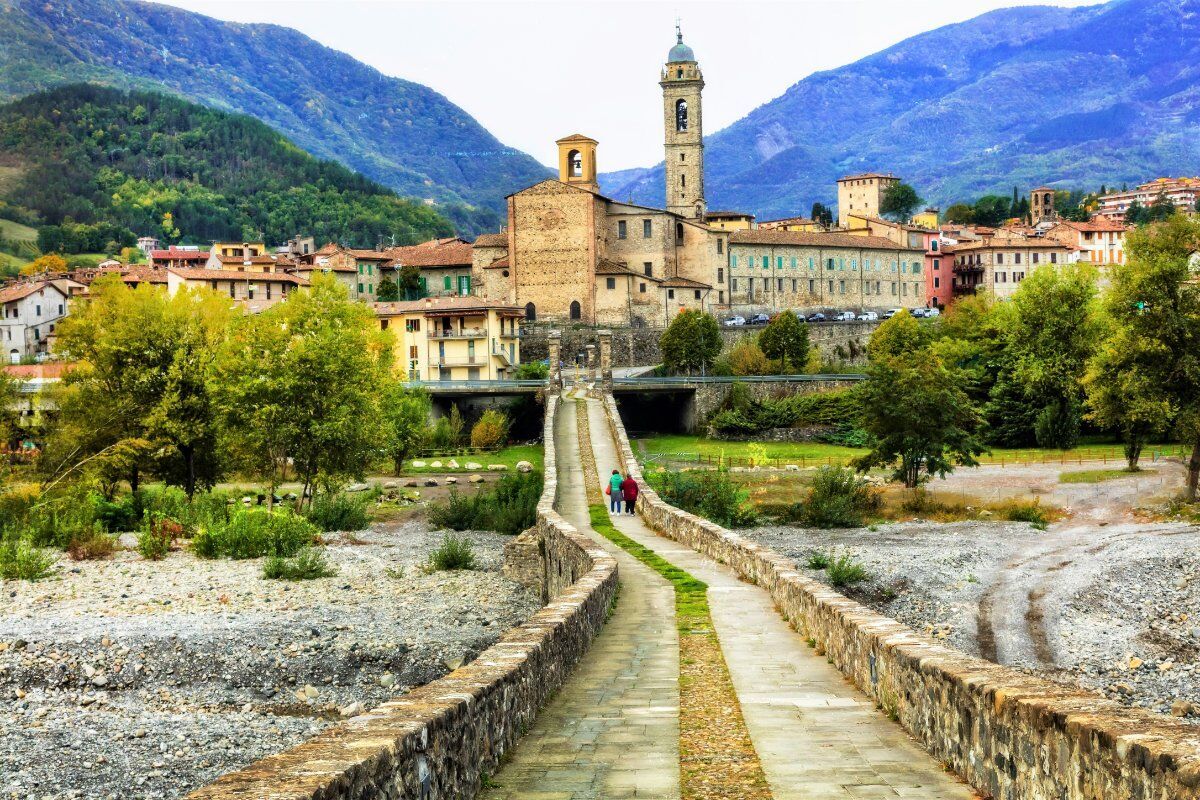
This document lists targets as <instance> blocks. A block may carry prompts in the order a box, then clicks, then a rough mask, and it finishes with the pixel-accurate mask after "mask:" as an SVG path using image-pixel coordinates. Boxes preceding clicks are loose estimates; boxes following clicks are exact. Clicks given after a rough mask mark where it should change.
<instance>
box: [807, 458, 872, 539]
mask: <svg viewBox="0 0 1200 800" xmlns="http://www.w3.org/2000/svg"><path fill="white" fill-rule="evenodd" d="M881 505H882V500H881V498H880V497H879V494H878V492H876V491H875V490H874V489H872V488H871V486H870V485H869V484H868V483H867V482H866V481H865V480H863V479H862V478H861V477H859V476H858V475H857V474H856V473H855V472H854V470H851V469H846V468H843V467H821V468H820V469H819V470H817V473H816V476H815V477H814V478H813V483H812V489H811V490H810V491H809V493H808V497H807V498H806V499H805V500H804V502H803V503H801V504H800V505H799V506H798V507H797V508H796V509H795V511H794V517H795V519H796V520H797V521H799V522H802V523H803V524H805V525H808V526H810V527H813V528H858V527H861V526H862V525H863V524H864V523H865V522H866V516H867V515H868V514H870V513H871V512H874V511H878V510H879V509H880V507H881Z"/></svg>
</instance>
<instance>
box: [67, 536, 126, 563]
mask: <svg viewBox="0 0 1200 800" xmlns="http://www.w3.org/2000/svg"><path fill="white" fill-rule="evenodd" d="M116 550H117V537H115V536H110V535H109V534H107V533H101V532H100V531H96V530H94V531H92V532H91V533H90V534H87V535H84V536H79V537H77V538H75V539H72V540H71V543H70V544H68V545H67V555H69V556H70V557H71V560H72V561H95V560H97V559H101V558H108V557H109V556H111V555H112V554H113V553H114V552H116Z"/></svg>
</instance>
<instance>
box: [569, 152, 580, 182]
mask: <svg viewBox="0 0 1200 800" xmlns="http://www.w3.org/2000/svg"><path fill="white" fill-rule="evenodd" d="M567 165H568V169H570V171H571V177H572V178H582V177H583V155H582V154H581V153H580V152H579V151H578V150H572V151H571V152H569V153H567Z"/></svg>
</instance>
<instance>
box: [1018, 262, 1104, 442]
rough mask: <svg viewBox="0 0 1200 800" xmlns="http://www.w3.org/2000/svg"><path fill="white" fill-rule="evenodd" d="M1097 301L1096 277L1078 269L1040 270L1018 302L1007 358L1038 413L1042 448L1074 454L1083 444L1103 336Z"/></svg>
mask: <svg viewBox="0 0 1200 800" xmlns="http://www.w3.org/2000/svg"><path fill="white" fill-rule="evenodd" d="M1095 298H1096V276H1095V273H1094V272H1093V271H1092V270H1090V269H1089V268H1087V267H1076V266H1066V267H1052V266H1045V267H1041V268H1039V269H1036V270H1034V271H1033V273H1032V274H1031V275H1030V276H1029V277H1028V278H1026V279H1025V280H1024V281H1022V282H1021V286H1020V288H1019V289H1018V290H1017V292H1016V293H1015V294H1014V295H1013V297H1012V301H1011V302H1012V306H1013V312H1014V313H1013V318H1012V320H1011V325H1010V326H1009V328H1008V334H1007V337H1006V340H1005V345H1006V349H1007V357H1008V359H1009V365H1010V366H1011V370H1012V374H1013V379H1014V380H1015V381H1016V382H1017V383H1018V384H1019V385H1020V386H1021V387H1022V388H1023V389H1024V393H1025V396H1026V398H1027V399H1028V401H1029V403H1030V405H1031V406H1032V407H1034V408H1036V409H1038V416H1037V419H1036V421H1035V426H1034V432H1035V435H1036V438H1037V442H1038V444H1039V445H1040V446H1042V447H1057V448H1062V449H1070V448H1071V447H1074V446H1075V443H1076V441H1077V440H1078V438H1079V425H1080V419H1081V416H1082V400H1083V389H1082V384H1081V381H1082V379H1083V374H1084V372H1085V371H1086V369H1087V364H1088V361H1089V359H1090V358H1091V357H1092V354H1093V352H1094V351H1095V346H1096V341H1097V339H1098V337H1099V334H1100V326H1099V321H1098V317H1097V315H1096V307H1095Z"/></svg>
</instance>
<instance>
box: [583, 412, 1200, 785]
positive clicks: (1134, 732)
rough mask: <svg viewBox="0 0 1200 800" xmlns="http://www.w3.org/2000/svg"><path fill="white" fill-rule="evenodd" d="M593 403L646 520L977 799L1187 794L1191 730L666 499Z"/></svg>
mask: <svg viewBox="0 0 1200 800" xmlns="http://www.w3.org/2000/svg"><path fill="white" fill-rule="evenodd" d="M605 408H606V411H607V416H608V420H609V424H610V426H611V427H612V429H613V432H614V435H615V436H616V438H617V442H618V449H619V452H620V457H621V459H622V460H623V461H624V467H625V469H626V470H628V471H630V472H632V473H633V475H634V477H635V478H636V479H637V480H638V482H639V483H641V484H642V487H643V488H642V495H641V498H640V499H639V502H638V510H639V513H641V514H642V516H643V517H645V519H646V521H647V523H648V524H650V525H652V526H653V527H654V528H656V529H657V530H659V531H661V532H662V533H663V534H664V535H666V536H668V537H670V538H671V539H675V540H676V541H679V542H681V543H683V544H686V545H688V546H689V547H691V548H693V549H694V550H697V551H698V552H701V553H704V554H705V555H708V556H709V557H711V558H714V559H716V560H717V561H719V562H721V563H725V564H728V565H730V566H731V567H733V568H734V569H735V570H737V572H738V573H739V574H740V575H741V576H742V577H743V578H744V579H745V580H747V581H750V582H753V583H756V584H758V585H759V586H761V587H763V588H764V589H766V590H767V591H768V592H770V594H771V596H772V598H773V599H774V601H775V603H776V605H777V607H778V608H779V609H780V611H781V612H782V613H783V615H784V617H785V618H786V619H787V620H788V621H789V622H790V624H791V625H792V626H793V627H794V628H795V629H796V630H797V631H798V632H799V633H800V635H803V636H807V637H811V638H812V639H814V640H815V641H816V642H817V645H818V646H819V647H821V648H823V649H824V651H825V653H826V655H827V656H828V657H829V659H830V661H831V663H833V664H834V665H835V666H836V667H837V668H838V669H839V670H841V671H842V673H843V674H844V675H846V677H847V678H849V679H850V680H852V681H854V683H855V684H856V685H857V686H858V687H859V688H860V689H861V690H862V691H863V692H865V693H866V694H867V695H868V696H869V697H871V698H872V699H874V700H875V701H876V702H877V703H878V704H879V706H880V708H881V709H882V710H883V711H886V712H887V713H888V714H889V715H891V716H893V717H894V718H895V719H897V720H898V722H899V723H900V724H901V725H903V726H904V728H905V729H906V730H907V731H908V732H909V733H910V734H912V736H914V737H915V738H916V739H917V740H918V741H919V742H921V744H922V745H923V746H924V747H925V749H926V750H928V751H929V753H930V754H931V755H932V756H933V757H934V758H936V759H938V760H939V761H942V762H944V763H945V764H947V765H948V766H949V767H950V768H952V769H953V770H954V771H955V772H956V773H958V774H959V775H960V776H962V777H963V778H964V779H965V780H966V781H967V782H969V783H970V784H971V785H972V786H974V787H976V788H977V789H979V790H980V791H981V792H983V793H984V794H985V795H986V796H988V797H991V798H995V800H1117V799H1118V798H1120V799H1121V800H1126V799H1127V798H1128V799H1130V800H1132V799H1135V798H1136V799H1137V800H1194V799H1195V798H1200V730H1197V729H1196V728H1194V727H1192V726H1188V725H1185V724H1184V723H1181V722H1179V721H1177V720H1175V719H1172V718H1169V717H1164V716H1161V715H1157V714H1151V713H1149V712H1147V711H1144V710H1141V709H1131V708H1125V707H1124V706H1121V705H1119V704H1117V703H1114V702H1112V701H1110V700H1107V699H1104V698H1102V697H1100V696H1098V695H1096V694H1093V693H1091V692H1087V691H1083V690H1075V689H1069V688H1065V687H1062V686H1058V685H1056V684H1053V683H1050V682H1049V681H1046V680H1043V679H1040V678H1036V677H1033V676H1029V675H1025V674H1023V673H1021V672H1019V671H1017V670H1014V669H1011V668H1009V667H1003V666H999V665H997V664H992V663H990V662H987V661H983V660H982V659H978V658H974V657H971V656H967V655H965V654H963V653H960V652H958V651H956V650H953V649H950V648H947V647H944V646H939V645H934V644H931V643H929V642H928V641H926V640H924V639H922V638H921V637H919V636H917V635H916V634H915V633H914V632H913V631H912V630H911V629H910V628H908V627H906V626H904V625H901V624H900V623H898V622H895V621H894V620H891V619H888V618H887V617H884V616H882V615H880V614H877V613H875V612H873V611H871V610H870V609H867V608H865V607H864V606H862V605H859V604H858V603H855V602H853V601H851V600H849V599H847V598H845V597H843V596H842V595H840V594H838V593H837V592H835V591H833V590H832V589H830V588H829V587H827V586H825V585H823V584H821V583H817V582H815V581H812V580H809V579H807V578H805V577H804V576H803V575H801V574H800V573H799V572H798V570H797V569H796V566H795V564H794V563H793V562H791V561H789V560H788V559H786V558H784V557H782V556H780V555H778V554H776V553H775V552H773V551H771V550H769V549H767V548H765V547H762V546H760V545H758V544H755V543H753V542H748V541H746V540H745V539H742V538H741V537H739V536H737V535H736V534H734V533H731V532H730V531H728V530H725V529H724V528H722V527H720V526H719V525H716V524H714V523H712V522H709V521H708V520H704V519H700V518H699V517H696V516H694V515H692V514H688V513H686V512H684V511H680V510H679V509H677V508H674V507H672V506H670V505H668V504H666V503H665V502H663V501H662V499H661V498H659V496H658V495H657V494H656V493H655V492H654V490H652V489H651V488H649V487H648V486H646V485H645V483H644V482H643V481H642V479H641V474H640V472H639V470H638V466H637V463H636V460H635V459H634V457H633V452H632V450H631V449H630V447H629V441H628V439H627V438H626V436H625V431H624V428H623V426H622V425H621V419H620V416H619V415H618V414H617V409H616V404H615V402H614V401H613V399H612V397H611V396H607V397H605ZM803 747H804V744H803V743H797V757H802V755H803Z"/></svg>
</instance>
